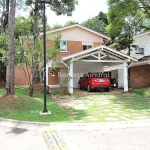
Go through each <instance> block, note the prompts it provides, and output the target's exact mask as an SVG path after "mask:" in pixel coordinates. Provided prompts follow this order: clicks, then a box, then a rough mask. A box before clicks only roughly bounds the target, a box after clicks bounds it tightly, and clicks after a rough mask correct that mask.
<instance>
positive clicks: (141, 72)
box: [130, 65, 150, 88]
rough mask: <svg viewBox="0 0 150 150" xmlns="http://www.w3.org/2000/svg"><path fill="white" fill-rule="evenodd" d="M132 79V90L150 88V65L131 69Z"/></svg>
mask: <svg viewBox="0 0 150 150" xmlns="http://www.w3.org/2000/svg"><path fill="white" fill-rule="evenodd" d="M130 78H131V87H132V88H145V87H148V86H150V65H141V66H134V67H131V68H130Z"/></svg>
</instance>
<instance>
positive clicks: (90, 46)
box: [82, 45, 92, 50]
mask: <svg viewBox="0 0 150 150" xmlns="http://www.w3.org/2000/svg"><path fill="white" fill-rule="evenodd" d="M82 47H83V50H87V49H90V48H92V45H82Z"/></svg>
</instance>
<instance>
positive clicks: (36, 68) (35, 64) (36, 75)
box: [33, 0, 40, 84]
mask: <svg viewBox="0 0 150 150" xmlns="http://www.w3.org/2000/svg"><path fill="white" fill-rule="evenodd" d="M38 13H39V6H38V0H36V1H35V9H34V30H33V31H34V33H33V34H34V45H36V43H37V40H38V38H37V37H38ZM33 68H34V72H33V76H34V78H33V81H34V83H35V84H38V83H40V78H39V66H38V53H34V55H33Z"/></svg>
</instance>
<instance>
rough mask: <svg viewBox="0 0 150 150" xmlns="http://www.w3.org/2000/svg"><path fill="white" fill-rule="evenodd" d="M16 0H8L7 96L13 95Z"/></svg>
mask: <svg viewBox="0 0 150 150" xmlns="http://www.w3.org/2000/svg"><path fill="white" fill-rule="evenodd" d="M15 10H16V0H10V12H9V15H8V58H9V60H8V72H7V84H6V92H7V94H14V93H15V89H14V66H15V65H14V49H15V47H14V22H15Z"/></svg>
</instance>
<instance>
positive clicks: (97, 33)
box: [49, 24, 111, 40]
mask: <svg viewBox="0 0 150 150" xmlns="http://www.w3.org/2000/svg"><path fill="white" fill-rule="evenodd" d="M74 27H79V28H81V29H84V30H86V31H88V32H91V33H93V34H96V35H98V36H101V37H103V38H105V39H107V40H110V39H111V38H110V37H108V36H106V35H103V34H101V33H99V32H96V31H94V30H91V29H89V28H86V27H84V26H81V25H79V24H74V25H70V26H66V27H63V28H59V29H55V30H51V31H49V32H50V33H55V32H60V31H63V30H67V29H70V28H74Z"/></svg>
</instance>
